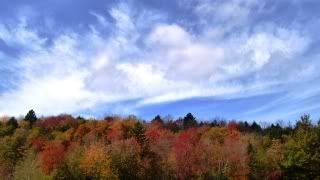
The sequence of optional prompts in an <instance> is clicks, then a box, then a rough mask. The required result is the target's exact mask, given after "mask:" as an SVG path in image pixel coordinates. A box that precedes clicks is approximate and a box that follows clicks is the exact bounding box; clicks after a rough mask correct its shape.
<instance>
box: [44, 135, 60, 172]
mask: <svg viewBox="0 0 320 180" xmlns="http://www.w3.org/2000/svg"><path fill="white" fill-rule="evenodd" d="M64 154H65V147H64V146H63V144H62V143H61V142H55V141H53V142H48V143H47V144H46V145H45V146H44V150H43V151H42V152H40V154H39V159H40V164H41V168H42V170H43V171H44V172H45V173H47V174H50V172H52V170H54V169H55V168H57V167H59V165H61V164H62V163H63V162H64Z"/></svg>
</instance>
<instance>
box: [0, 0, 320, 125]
mask: <svg viewBox="0 0 320 180" xmlns="http://www.w3.org/2000/svg"><path fill="white" fill-rule="evenodd" d="M319 29H320V1H318V0H303V1H302V0H161V1H156V0H125V1H120V0H107V1H106V0H0V115H7V116H11V115H15V116H19V115H23V114H26V112H27V111H28V110H30V109H34V110H35V112H36V113H37V114H38V115H56V114H60V113H69V114H73V115H82V116H89V117H103V116H105V115H110V114H112V115H130V114H134V115H136V116H138V117H140V118H143V119H146V120H149V119H151V118H152V117H154V116H155V115H157V114H160V115H162V116H167V115H170V116H172V117H182V116H184V115H185V114H186V113H188V112H192V113H193V114H194V115H195V116H196V117H198V118H199V119H210V118H215V117H221V118H226V119H237V120H248V121H253V120H255V121H258V122H275V121H278V120H284V121H289V120H292V121H294V120H296V119H298V118H299V116H300V115H302V114H304V113H310V114H311V117H312V118H314V119H317V118H318V117H320V72H319V68H320V61H319V56H320V54H319V52H320V51H319V50H320V41H319V40H320V36H319Z"/></svg>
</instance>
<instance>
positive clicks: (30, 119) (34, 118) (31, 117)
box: [24, 109, 38, 127]
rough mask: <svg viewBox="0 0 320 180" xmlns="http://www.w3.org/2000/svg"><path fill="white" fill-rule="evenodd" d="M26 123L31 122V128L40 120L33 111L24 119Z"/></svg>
mask: <svg viewBox="0 0 320 180" xmlns="http://www.w3.org/2000/svg"><path fill="white" fill-rule="evenodd" d="M24 120H25V121H27V122H29V125H30V127H32V125H33V124H34V123H35V122H36V121H37V120H38V118H37V116H36V113H35V112H34V111H33V109H31V110H30V111H29V112H28V114H27V115H26V116H25V118H24Z"/></svg>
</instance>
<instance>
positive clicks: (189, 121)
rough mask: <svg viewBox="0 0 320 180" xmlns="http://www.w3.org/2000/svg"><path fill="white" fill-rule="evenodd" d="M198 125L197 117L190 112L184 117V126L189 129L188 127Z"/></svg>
mask: <svg viewBox="0 0 320 180" xmlns="http://www.w3.org/2000/svg"><path fill="white" fill-rule="evenodd" d="M196 126H197V121H196V118H195V117H194V116H193V115H192V114H191V113H188V114H187V115H186V116H185V117H184V118H183V128H184V129H188V128H192V127H196Z"/></svg>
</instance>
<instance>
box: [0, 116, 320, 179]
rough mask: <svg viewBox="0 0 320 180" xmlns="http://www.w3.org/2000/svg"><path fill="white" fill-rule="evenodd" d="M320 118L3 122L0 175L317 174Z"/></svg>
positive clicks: (220, 176)
mask: <svg viewBox="0 0 320 180" xmlns="http://www.w3.org/2000/svg"><path fill="white" fill-rule="evenodd" d="M319 172H320V121H319V122H318V123H317V124H312V123H311V119H310V116H309V115H303V116H301V118H300V119H299V120H297V121H296V123H295V125H294V126H292V127H290V126H287V127H283V126H281V125H280V124H279V123H276V124H271V125H269V126H266V127H261V125H260V124H259V123H256V122H252V123H248V122H246V121H225V120H219V119H216V120H212V121H200V122H199V121H198V120H197V119H196V117H194V116H193V115H192V114H191V113H188V114H187V115H186V116H185V117H183V118H178V119H176V120H173V119H170V118H169V119H168V118H162V117H161V116H159V115H157V116H156V117H154V118H153V119H152V120H151V121H148V122H145V121H142V120H139V119H138V118H136V117H135V116H128V117H118V116H107V117H105V118H103V119H85V118H82V117H73V116H71V115H67V114H62V115H58V116H49V117H41V118H38V117H37V116H36V114H35V112H34V111H33V110H30V111H29V112H28V113H27V115H26V116H25V117H24V118H21V119H16V118H15V117H11V118H2V120H1V121H0V177H1V178H2V179H5V180H7V179H8V180H11V179H17V180H20V179H23V180H24V179H30V180H33V179H35V180H37V179H39V180H42V179H44V180H45V179H66V180H73V179H75V180H78V179H80V180H81V179H83V180H87V179H90V180H91V179H92V180H95V179H121V180H122V179H123V180H127V179H129V180H130V179H153V180H156V179H159V180H160V179H161V180H162V179H182V180H184V179H208V180H209V179H320V175H319Z"/></svg>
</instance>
